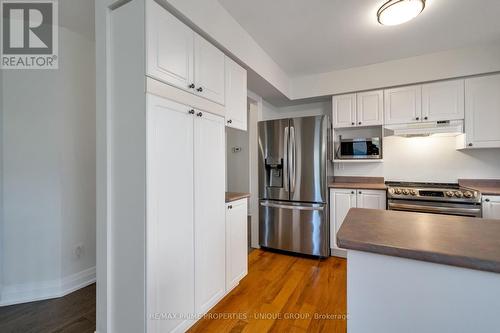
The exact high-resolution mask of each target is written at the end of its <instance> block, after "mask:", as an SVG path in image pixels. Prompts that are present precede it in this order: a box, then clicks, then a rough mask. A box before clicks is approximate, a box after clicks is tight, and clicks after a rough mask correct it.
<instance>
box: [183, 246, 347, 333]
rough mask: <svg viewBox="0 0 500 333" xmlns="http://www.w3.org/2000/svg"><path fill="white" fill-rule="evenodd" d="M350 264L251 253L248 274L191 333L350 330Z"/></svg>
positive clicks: (268, 253)
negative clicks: (348, 276) (348, 308)
mask: <svg viewBox="0 0 500 333" xmlns="http://www.w3.org/2000/svg"><path fill="white" fill-rule="evenodd" d="M346 307H347V304H346V260H345V259H339V258H333V257H332V258H328V259H325V260H319V259H311V258H304V257H296V256H288V255H283V254H278V253H273V252H267V251H262V250H254V251H252V252H251V253H250V255H249V272H248V275H247V276H246V277H245V278H244V279H243V280H242V281H241V282H240V284H239V286H238V287H236V288H235V289H234V290H233V291H232V292H231V293H230V294H228V295H227V296H226V297H225V298H224V299H223V300H222V301H221V302H219V304H217V305H216V306H215V308H214V309H212V311H210V312H209V313H208V314H207V316H205V318H204V319H202V320H200V321H199V322H198V323H197V324H196V325H195V326H193V327H192V328H191V330H190V331H189V332H191V333H193V332H213V333H220V332H259V333H264V332H342V333H344V332H346V330H347V325H346V324H347V319H346Z"/></svg>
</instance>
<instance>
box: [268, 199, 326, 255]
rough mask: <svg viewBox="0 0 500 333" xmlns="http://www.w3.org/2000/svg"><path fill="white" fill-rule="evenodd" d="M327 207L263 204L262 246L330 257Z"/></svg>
mask: <svg viewBox="0 0 500 333" xmlns="http://www.w3.org/2000/svg"><path fill="white" fill-rule="evenodd" d="M327 216H328V214H327V206H326V205H325V204H301V203H295V202H285V201H268V200H261V201H260V204H259V220H260V225H259V239H260V245H261V246H263V247H267V248H272V249H278V250H284V251H291V252H296V253H303V254H309V255H315V256H321V257H327V256H328V255H329V245H328V237H329V229H328V218H327Z"/></svg>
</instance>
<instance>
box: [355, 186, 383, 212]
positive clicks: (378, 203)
mask: <svg viewBox="0 0 500 333" xmlns="http://www.w3.org/2000/svg"><path fill="white" fill-rule="evenodd" d="M386 205H387V204H386V192H385V191H374V190H358V196H357V207H358V208H371V209H386Z"/></svg>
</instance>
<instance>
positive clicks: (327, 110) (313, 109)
mask: <svg viewBox="0 0 500 333" xmlns="http://www.w3.org/2000/svg"><path fill="white" fill-rule="evenodd" d="M331 109H332V103H331V102H315V103H306V104H298V105H293V106H285V107H276V106H274V105H272V104H269V103H268V102H266V101H263V109H262V118H261V119H259V121H260V120H272V119H283V118H293V117H306V116H319V115H329V116H330V114H331Z"/></svg>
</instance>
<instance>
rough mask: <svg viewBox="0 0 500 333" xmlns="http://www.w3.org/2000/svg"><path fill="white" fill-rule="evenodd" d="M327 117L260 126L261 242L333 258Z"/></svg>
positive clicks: (273, 122) (271, 122)
mask: <svg viewBox="0 0 500 333" xmlns="http://www.w3.org/2000/svg"><path fill="white" fill-rule="evenodd" d="M328 131H329V120H328V117H327V116H315V117H302V118H291V119H282V120H270V121H263V122H260V123H259V243H260V245H261V246H262V247H265V248H272V249H279V250H285V251H290V252H296V253H303V254H309V255H314V256H321V257H326V256H328V255H329V248H330V246H329V224H328V209H327V201H328V189H327V151H328V135H329V132H328Z"/></svg>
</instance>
